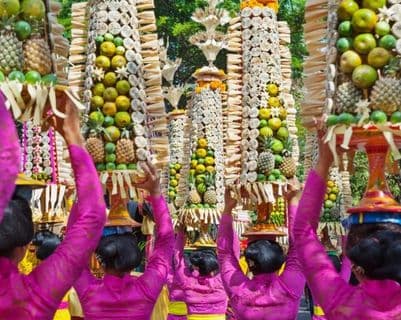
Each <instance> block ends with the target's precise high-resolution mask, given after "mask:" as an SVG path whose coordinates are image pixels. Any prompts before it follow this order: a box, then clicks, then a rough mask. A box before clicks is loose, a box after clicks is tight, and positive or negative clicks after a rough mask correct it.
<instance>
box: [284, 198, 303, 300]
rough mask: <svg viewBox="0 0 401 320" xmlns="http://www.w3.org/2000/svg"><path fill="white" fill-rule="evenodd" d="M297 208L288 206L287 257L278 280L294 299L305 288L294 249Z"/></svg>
mask: <svg viewBox="0 0 401 320" xmlns="http://www.w3.org/2000/svg"><path fill="white" fill-rule="evenodd" d="M297 209H298V207H297V206H296V205H290V206H289V210H288V216H289V226H288V230H289V242H290V247H289V248H288V255H287V259H286V262H285V269H284V272H283V274H282V275H281V276H280V280H281V281H282V282H283V283H284V284H285V285H286V287H287V288H288V290H290V291H291V293H292V294H293V295H295V296H296V297H300V296H302V294H303V291H304V288H305V276H304V274H303V271H302V266H301V264H300V262H299V259H298V255H297V252H296V250H295V247H294V236H293V231H294V221H295V215H296V213H297Z"/></svg>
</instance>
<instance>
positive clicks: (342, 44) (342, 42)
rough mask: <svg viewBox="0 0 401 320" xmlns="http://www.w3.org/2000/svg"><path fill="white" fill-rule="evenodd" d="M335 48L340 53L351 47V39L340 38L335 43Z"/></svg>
mask: <svg viewBox="0 0 401 320" xmlns="http://www.w3.org/2000/svg"><path fill="white" fill-rule="evenodd" d="M336 47H337V50H338V51H340V52H341V53H343V52H345V51H347V50H350V49H352V39H351V38H340V39H338V40H337V43H336Z"/></svg>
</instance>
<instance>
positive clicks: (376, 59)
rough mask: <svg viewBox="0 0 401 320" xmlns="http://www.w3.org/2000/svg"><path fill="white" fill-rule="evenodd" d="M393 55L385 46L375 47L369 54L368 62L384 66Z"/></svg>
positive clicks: (377, 66) (372, 64)
mask: <svg viewBox="0 0 401 320" xmlns="http://www.w3.org/2000/svg"><path fill="white" fill-rule="evenodd" d="M391 57H392V55H391V53H390V52H388V51H387V50H386V49H384V48H374V49H373V50H372V51H370V52H369V54H368V64H369V65H370V66H372V67H374V68H376V69H377V68H382V67H384V66H385V65H386V64H387V63H388V62H389V60H390V58H391Z"/></svg>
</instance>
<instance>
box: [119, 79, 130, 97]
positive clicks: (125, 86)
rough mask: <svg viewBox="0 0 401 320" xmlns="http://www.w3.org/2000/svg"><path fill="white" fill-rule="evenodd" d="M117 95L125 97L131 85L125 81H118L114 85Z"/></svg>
mask: <svg viewBox="0 0 401 320" xmlns="http://www.w3.org/2000/svg"><path fill="white" fill-rule="evenodd" d="M116 89H117V91H118V93H119V94H120V95H122V96H124V95H127V94H128V93H129V91H130V89H131V85H130V84H129V82H128V81H127V80H120V81H118V82H117V84H116Z"/></svg>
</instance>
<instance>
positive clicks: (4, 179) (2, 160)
mask: <svg viewBox="0 0 401 320" xmlns="http://www.w3.org/2000/svg"><path fill="white" fill-rule="evenodd" d="M0 141H1V143H0V222H1V220H2V219H3V215H4V209H5V208H6V207H7V204H8V202H9V201H10V199H11V197H12V195H13V193H14V189H15V180H16V178H17V175H18V171H19V165H20V162H21V159H20V145H19V142H18V135H17V130H16V128H15V124H14V120H13V118H12V117H11V113H10V112H9V111H8V110H7V108H6V106H5V101H4V98H3V95H2V94H1V92H0Z"/></svg>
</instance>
